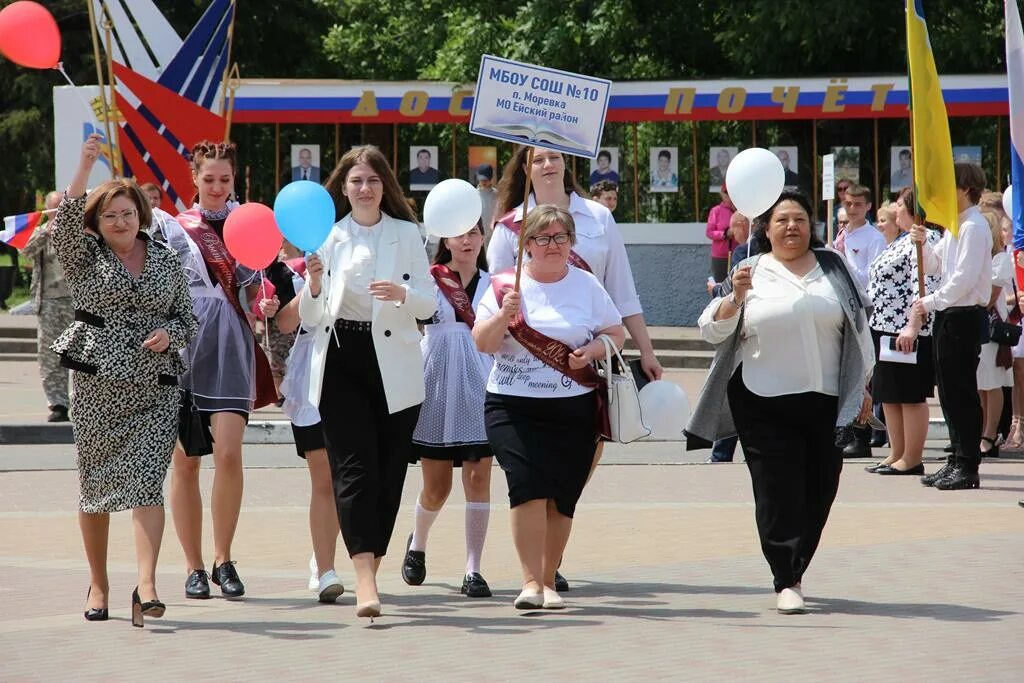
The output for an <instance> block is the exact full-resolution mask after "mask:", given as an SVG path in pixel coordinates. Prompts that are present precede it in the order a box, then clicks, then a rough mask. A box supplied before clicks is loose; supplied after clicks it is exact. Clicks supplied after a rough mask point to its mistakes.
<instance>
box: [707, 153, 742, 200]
mask: <svg viewBox="0 0 1024 683" xmlns="http://www.w3.org/2000/svg"><path fill="white" fill-rule="evenodd" d="M739 153H740V148H739V147H711V148H710V149H709V150H708V158H709V164H710V166H709V168H710V169H711V173H710V180H709V182H708V191H710V192H718V191H719V190H721V189H722V183H724V182H725V172H726V171H727V170H728V169H729V164H731V163H732V158H733V157H734V156H736V155H737V154H739Z"/></svg>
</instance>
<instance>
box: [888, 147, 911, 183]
mask: <svg viewBox="0 0 1024 683" xmlns="http://www.w3.org/2000/svg"><path fill="white" fill-rule="evenodd" d="M889 159H890V161H889V191H890V192H899V191H900V190H902V189H903V188H905V187H912V186H913V184H914V159H913V157H912V156H911V151H910V148H909V147H890V148H889Z"/></svg>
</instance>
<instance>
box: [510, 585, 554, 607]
mask: <svg viewBox="0 0 1024 683" xmlns="http://www.w3.org/2000/svg"><path fill="white" fill-rule="evenodd" d="M545 602H546V601H545V599H544V593H538V592H537V591H531V590H527V589H525V588H524V589H523V592H522V593H520V594H519V597H518V598H516V601H515V602H514V603H512V604H513V605H515V608H516V609H542V608H543V607H544V603H545Z"/></svg>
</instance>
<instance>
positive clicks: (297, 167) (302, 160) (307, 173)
mask: <svg viewBox="0 0 1024 683" xmlns="http://www.w3.org/2000/svg"><path fill="white" fill-rule="evenodd" d="M292 180H311V181H313V182H314V183H319V182H320V145H309V144H300V145H292Z"/></svg>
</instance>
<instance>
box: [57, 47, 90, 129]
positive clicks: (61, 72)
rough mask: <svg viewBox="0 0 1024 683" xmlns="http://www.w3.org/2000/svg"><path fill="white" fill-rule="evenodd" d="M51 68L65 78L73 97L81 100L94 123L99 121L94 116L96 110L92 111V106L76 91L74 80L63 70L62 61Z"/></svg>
mask: <svg viewBox="0 0 1024 683" xmlns="http://www.w3.org/2000/svg"><path fill="white" fill-rule="evenodd" d="M53 68H54V69H56V70H57V71H59V72H60V75H61V76H63V77H64V80H66V81H67V82H68V84H69V85H70V86H71V87H72V92H74V93H75V97H77V98H78V101H79V102H81V103H82V106H83V107H85V108H86V110H87V111H88V112H89V117H90V118H92V120H93V121H95V122H96V123H99V122H100V120H99V118H98V117H97V116H96V112H94V111H93V109H92V107H90V106H89V103H88V102H86V101H85V99H84V98H83V97H82V93H80V92H78V86H77V85H75V82H74V81H73V80H71V76H68V72H67V71H65V70H64V62H57V66H55V67H53Z"/></svg>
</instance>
